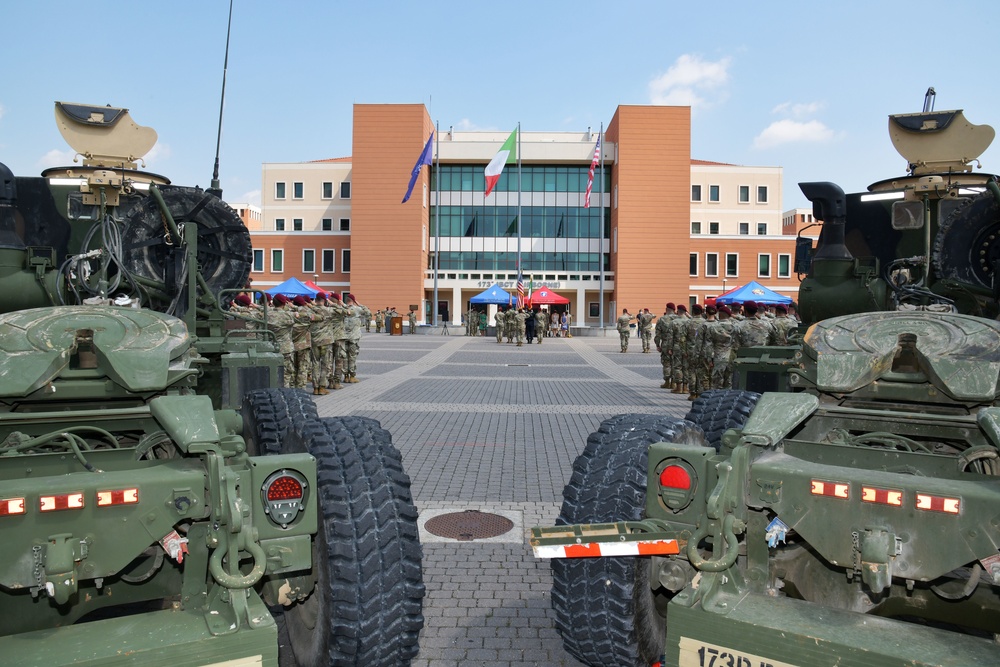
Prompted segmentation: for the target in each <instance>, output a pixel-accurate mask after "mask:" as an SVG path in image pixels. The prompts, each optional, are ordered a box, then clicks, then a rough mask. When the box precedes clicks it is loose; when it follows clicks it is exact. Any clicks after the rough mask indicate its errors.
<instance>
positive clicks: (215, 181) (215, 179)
mask: <svg viewBox="0 0 1000 667" xmlns="http://www.w3.org/2000/svg"><path fill="white" fill-rule="evenodd" d="M232 29H233V0H229V24H228V25H227V26H226V58H225V60H224V61H223V63H222V99H221V100H220V101H219V132H218V134H217V135H216V138H215V168H214V169H213V170H212V185H211V187H209V188H208V191H209V192H211V193H212V194H214V195H215V196H216V197H218V198H219V199H222V188H221V187H220V185H219V146H220V145H221V144H222V111H223V109H225V108H226V70H227V69H229V35H230V33H231V32H232Z"/></svg>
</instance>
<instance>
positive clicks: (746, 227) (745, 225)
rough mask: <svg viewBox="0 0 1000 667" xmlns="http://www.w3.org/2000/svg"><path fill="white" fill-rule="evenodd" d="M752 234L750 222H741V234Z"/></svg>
mask: <svg viewBox="0 0 1000 667" xmlns="http://www.w3.org/2000/svg"><path fill="white" fill-rule="evenodd" d="M749 234H750V223H749V222H741V223H740V236H747V235H749Z"/></svg>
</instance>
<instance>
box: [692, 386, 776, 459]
mask: <svg viewBox="0 0 1000 667" xmlns="http://www.w3.org/2000/svg"><path fill="white" fill-rule="evenodd" d="M759 398H760V394H758V393H757V392H755V391H741V390H738V389H712V390H711V391H706V392H702V393H701V394H700V395H699V396H698V398H696V399H695V400H694V403H692V404H691V409H690V410H689V411H688V413H687V414H686V415H684V419H687V420H688V421H690V422H694V423H695V424H697V425H698V426H699V427H700V428H701V430H702V431H704V432H705V439H706V440H708V443H709V444H710V445H711V446H712V447H715V451H719V448H720V447H721V446H722V436H723V435H724V434H725V433H726V431H728V430H729V429H731V428H743V425H744V424H746V423H747V419H748V418H749V417H750V413H751V412H753V409H754V406H756V405H757V400H758V399H759Z"/></svg>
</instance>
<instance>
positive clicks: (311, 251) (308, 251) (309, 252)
mask: <svg viewBox="0 0 1000 667" xmlns="http://www.w3.org/2000/svg"><path fill="white" fill-rule="evenodd" d="M310 256H311V258H312V265H311V266H310V264H309V263H308V262H306V258H307V257H310ZM302 273H316V249H315V248H303V249H302Z"/></svg>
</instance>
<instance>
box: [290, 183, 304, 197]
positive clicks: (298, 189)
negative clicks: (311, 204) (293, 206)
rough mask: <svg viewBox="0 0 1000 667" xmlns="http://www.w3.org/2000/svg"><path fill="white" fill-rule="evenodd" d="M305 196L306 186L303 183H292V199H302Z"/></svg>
mask: <svg viewBox="0 0 1000 667" xmlns="http://www.w3.org/2000/svg"><path fill="white" fill-rule="evenodd" d="M304 194H305V186H304V185H303V184H302V183H301V182H298V181H296V182H295V183H292V199H302V197H303V195H304Z"/></svg>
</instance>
